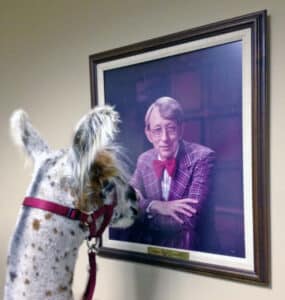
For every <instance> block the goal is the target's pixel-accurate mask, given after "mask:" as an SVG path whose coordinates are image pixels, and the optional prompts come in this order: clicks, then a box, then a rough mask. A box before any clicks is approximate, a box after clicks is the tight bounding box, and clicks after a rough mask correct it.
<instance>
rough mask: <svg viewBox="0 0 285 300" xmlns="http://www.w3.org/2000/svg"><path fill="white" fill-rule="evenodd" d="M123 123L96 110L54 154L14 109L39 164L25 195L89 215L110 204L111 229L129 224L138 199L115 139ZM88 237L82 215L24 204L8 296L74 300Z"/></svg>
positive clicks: (12, 299)
mask: <svg viewBox="0 0 285 300" xmlns="http://www.w3.org/2000/svg"><path fill="white" fill-rule="evenodd" d="M118 122H119V115H118V113H117V112H116V111H114V110H113V108H111V107H109V106H103V107H96V108H95V109H93V110H91V111H90V112H89V113H87V114H86V115H85V116H83V118H82V119H81V120H80V121H79V123H78V124H77V126H76V128H75V132H74V135H73V138H72V145H71V147H70V148H68V149H64V150H57V151H53V150H51V149H50V147H49V146H48V145H47V143H46V142H45V141H44V140H43V139H42V137H41V136H40V134H39V133H38V132H37V131H36V129H34V127H33V126H32V124H31V122H30V120H29V118H28V115H27V114H26V113H25V112H24V111H23V110H18V111H16V112H14V113H13V115H12V117H11V129H12V130H11V132H12V136H13V138H14V141H15V142H16V144H18V145H19V146H20V147H22V148H23V150H24V152H26V154H27V155H28V156H29V158H30V159H31V160H32V162H33V165H34V171H33V176H32V181H31V183H30V185H29V187H28V189H27V192H26V197H30V198H33V199H34V198H35V199H46V200H48V201H49V202H51V203H54V204H58V205H61V206H65V207H69V208H71V209H72V210H74V211H80V212H82V213H83V214H85V215H91V214H93V213H94V212H96V211H98V210H100V209H101V208H102V207H103V206H104V205H112V206H113V207H114V210H113V215H112V218H111V220H110V224H111V226H114V227H128V226H130V225H131V224H132V223H133V222H134V219H135V217H136V214H137V211H138V203H137V199H136V196H135V193H134V191H133V189H132V188H131V187H130V186H129V185H128V179H129V177H128V174H127V171H126V167H125V164H124V163H123V162H122V160H121V159H120V158H121V156H122V155H121V153H120V150H119V148H118V147H117V146H114V143H113V141H114V138H115V136H116V134H117V132H118ZM106 187H107V188H106ZM103 221H104V216H103V215H102V216H101V217H99V218H97V219H96V228H100V226H101V225H102V222H103ZM88 235H89V230H88V226H86V223H84V222H82V221H81V220H71V219H68V218H65V217H63V216H60V215H58V214H55V213H53V212H50V211H46V210H42V209H40V208H34V207H30V206H25V205H24V206H22V207H21V209H20V212H19V216H18V220H17V224H16V229H15V232H14V234H13V236H12V238H11V242H10V248H9V252H8V260H7V276H6V284H5V292H4V299H5V300H19V299H27V300H39V299H53V300H67V299H68V300H70V299H73V292H72V282H73V272H74V266H75V262H76V258H77V255H78V250H79V247H80V245H81V244H82V242H83V241H84V239H86V238H87V237H88Z"/></svg>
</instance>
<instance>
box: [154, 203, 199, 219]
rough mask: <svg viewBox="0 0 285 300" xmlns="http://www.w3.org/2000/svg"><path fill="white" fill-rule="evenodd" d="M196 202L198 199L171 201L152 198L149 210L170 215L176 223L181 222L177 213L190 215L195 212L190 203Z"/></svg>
mask: <svg viewBox="0 0 285 300" xmlns="http://www.w3.org/2000/svg"><path fill="white" fill-rule="evenodd" d="M197 203H198V200H196V199H191V198H184V199H178V200H173V201H159V200H154V201H152V202H151V206H150V211H153V212H155V213H158V214H160V215H163V216H169V217H172V218H173V219H174V220H176V221H177V222H178V223H180V224H182V223H183V220H182V219H181V217H179V214H183V215H185V216H187V217H189V218H190V217H192V216H193V215H194V214H196V212H197V211H196V209H195V208H194V207H193V206H192V204H197Z"/></svg>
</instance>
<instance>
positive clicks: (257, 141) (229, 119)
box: [89, 11, 269, 285]
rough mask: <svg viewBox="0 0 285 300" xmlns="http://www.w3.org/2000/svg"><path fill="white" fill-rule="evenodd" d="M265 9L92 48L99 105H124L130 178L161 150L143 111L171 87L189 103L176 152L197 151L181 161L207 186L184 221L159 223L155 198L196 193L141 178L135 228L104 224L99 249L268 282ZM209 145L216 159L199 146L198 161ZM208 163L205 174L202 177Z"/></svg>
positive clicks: (123, 139)
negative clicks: (206, 155) (114, 45)
mask: <svg viewBox="0 0 285 300" xmlns="http://www.w3.org/2000/svg"><path fill="white" fill-rule="evenodd" d="M266 19H267V13H266V11H260V12H255V13H251V14H248V15H245V16H241V17H236V18H233V19H229V20H224V21H219V22H217V23H213V24H209V25H205V26H202V27H198V28H194V29H189V30H185V31H182V32H178V33H174V34H170V35H166V36H163V37H158V38H155V39H151V40H147V41H143V42H139V43H136V44H132V45H128V46H125V47H121V48H117V49H113V50H109V51H105V52H102V53H96V54H93V55H91V56H90V57H89V62H90V78H91V96H92V106H95V105H104V104H109V105H112V106H114V107H115V109H116V110H117V111H118V112H119V114H120V116H121V120H122V122H121V124H120V133H119V136H118V142H119V143H120V144H121V145H122V146H123V148H124V149H125V156H126V159H127V161H128V166H129V172H130V174H131V178H132V179H131V182H132V180H134V179H133V177H134V176H136V174H137V173H138V172H139V173H140V176H141V177H142V180H143V181H144V182H145V181H146V178H150V177H148V176H150V175H149V174H148V173H147V171H146V169H145V168H143V167H142V166H141V165H140V161H141V160H142V158H143V157H144V158H146V160H151V159H150V156H145V154H146V153H152V151H154V150H155V149H154V148H155V143H154V142H153V140H151V139H150V138H149V136H148V130H152V129H149V128H148V126H149V124H146V123H147V122H148V121H147V118H146V117H145V116H146V113H147V111H148V109H149V107H150V106H151V105H152V104H153V103H154V101H156V100H157V99H159V98H162V97H164V98H171V99H175V101H176V102H178V103H179V105H180V107H181V108H182V111H183V121H182V122H181V123H183V124H181V123H180V122H178V129H177V128H176V130H177V131H176V133H177V132H179V134H180V135H179V143H178V145H179V147H178V150H177V151H178V152H177V151H176V153H175V155H176V159H177V160H179V159H180V151H181V153H182V150H181V149H184V148H185V149H186V150H185V149H184V150H185V151H186V152H187V151H189V153H190V152H191V154H189V155H190V156H191V159H190V160H191V162H190V167H189V168H188V169H187V170H186V169H185V170H184V171H183V172H184V175H183V176H185V177H186V178H187V179H185V180H187V181H185V182H187V183H186V184H185V188H186V186H187V188H188V189H191V186H193V185H194V184H196V186H195V187H196V191H197V190H199V189H201V185H202V187H205V188H206V190H207V192H206V193H204V194H203V201H201V203H200V204H201V205H200V204H199V206H198V207H196V209H195V210H194V211H193V215H190V214H188V215H186V213H185V214H183V213H181V214H182V215H183V220H182V222H179V226H180V225H181V224H182V225H183V226H182V227H183V229H181V228H180V227H179V226H178V225H177V224H176V223H177V222H178V221H177V220H175V219H174V218H173V216H171V215H163V218H164V220H165V224H168V223H170V225H169V224H168V225H169V227H167V226H168V225H167V226H166V227H163V226H162V225H161V224H164V223H161V224H160V225H161V227H159V226H157V227H155V226H154V225H153V224H157V223H155V222H156V221H155V220H159V218H160V217H161V216H160V215H159V213H157V211H156V214H151V213H150V211H151V206H152V205H154V204H153V203H154V201H164V204H165V203H166V202H165V201H168V202H170V201H172V200H183V199H184V198H187V197H189V198H191V199H194V200H195V196H193V195H192V194H191V195H192V196H189V194H187V192H185V193H184V192H181V194H179V193H178V194H177V195H176V196H173V197H172V198H171V199H170V198H169V199H168V198H167V197H163V196H162V193H160V194H158V195H155V193H154V191H153V189H154V185H155V184H154V182H156V179H152V180H150V183H149V185H148V186H144V187H141V188H140V185H138V186H139V188H138V192H139V193H140V195H142V194H143V195H142V197H140V201H142V200H141V199H144V200H145V199H146V201H149V202H147V203H148V205H147V206H145V207H144V208H143V209H142V211H140V214H139V217H138V220H137V221H136V222H135V224H134V225H133V226H131V227H130V228H125V229H118V228H108V229H107V230H106V231H105V233H104V235H103V237H102V240H101V247H100V250H99V255H101V256H104V257H109V258H114V259H124V260H129V261H135V262H140V263H146V264H152V265H158V266H164V267H169V268H174V269H178V270H179V269H180V270H184V271H189V272H195V273H199V274H205V275H210V276H218V277H222V278H228V279H233V280H238V281H242V282H247V283H256V284H261V285H268V284H269V229H268V228H269V200H268V190H267V186H268V178H267V176H268V167H267V164H268V129H267V127H268V126H267V120H268V104H267V94H266V93H267V77H266V75H267V71H266V69H267V59H266V47H267V38H266ZM161 115H162V112H161ZM165 119H166V120H168V118H167V117H165ZM175 124H176V123H175ZM180 126H181V131H179V130H180ZM182 126H183V130H182ZM160 129H161V131H162V132H164V133H162V134H165V135H166V136H168V138H169V136H171V134H173V135H174V136H175V132H173V130H174V129H175V128H174V129H173V128H170V127H167V128H160ZM153 130H154V129H153ZM150 134H156V133H155V131H150ZM157 135H159V134H158V133H157ZM182 143H184V144H183V145H182ZM167 147H168V146H167ZM169 147H170V146H169ZM200 150H201V151H200ZM207 151H208V152H209V153H212V154H213V156H214V158H213V159H212V160H211V161H209V160H204V159H203V158H202V156H199V158H198V159H197V160H196V161H195V157H196V156H197V155H199V154H198V152H203V153H204V152H207ZM158 156H159V153H158ZM190 156H189V157H190ZM146 163H149V164H150V162H149V161H147V162H146ZM191 164H193V168H192V169H191V167H192V166H191ZM179 166H180V165H179ZM208 168H209V169H211V171H210V172H208V173H207V172H206V173H207V176H206V177H203V176H201V174H200V177H199V178H198V179H197V180H196V179H195V178H196V177H197V176H198V175H197V172H200V173H202V170H208ZM144 172H145V173H144ZM149 172H151V171H149ZM178 172H179V170H178V169H177V170H176V173H175V174H176V175H174V177H171V178H170V182H171V184H170V187H169V188H170V192H169V193H170V194H171V195H172V194H174V192H173V191H172V188H173V186H174V182H175V180H178V181H179V180H180V179H181V178H182V177H181V176H182V175H181V176H180V175H179V176H180V177H179V176H178V175H177V174H178ZM187 172H189V173H187ZM203 172H204V171H203ZM179 174H180V173H179ZM175 176H176V177H177V178H175ZM178 177H179V178H178ZM136 180H137V178H136ZM195 180H196V181H195ZM177 184H178V185H179V184H180V185H181V181H180V182H178V183H177ZM199 184H200V185H199ZM141 186H143V184H141ZM136 187H137V186H135V188H136ZM192 188H193V187H192ZM140 189H141V190H140ZM159 189H163V187H162V185H161V184H160V185H158V190H159ZM183 191H184V190H183ZM183 193H184V194H183ZM144 194H145V195H144ZM168 195H169V194H168ZM160 197H161V198H160ZM169 197H170V196H169ZM197 197H198V196H197ZM180 198H181V199H180ZM141 203H142V202H141ZM141 203H140V204H141ZM150 203H152V204H151V205H150ZM168 204H169V203H166V205H168ZM141 205H142V204H141ZM194 206H195V205H194ZM177 215H179V214H177ZM157 216H158V217H157ZM156 218H158V219H156ZM157 222H158V223H159V221H157ZM175 222H176V223H175ZM149 224H152V225H149ZM176 225H177V226H178V227H179V228H180V229H177V228H178V227H177V226H176ZM173 226H174V227H173ZM175 226H176V227H175ZM190 227H191V230H190V229H189V228H190ZM173 228H175V230H178V231H175V230H174V229H173ZM154 229H155V230H156V231H155V233H154V231H153V230H154ZM172 230H173V232H174V234H173V232H172ZM187 230H188V231H187ZM189 230H190V231H189ZM182 232H183V233H185V235H183V234H182ZM171 234H172V235H171ZM186 236H187V238H186ZM194 237H195V242H193V243H192V240H194ZM175 239H176V241H175V242H173V241H174V240H175ZM162 240H164V241H165V242H161V241H162Z"/></svg>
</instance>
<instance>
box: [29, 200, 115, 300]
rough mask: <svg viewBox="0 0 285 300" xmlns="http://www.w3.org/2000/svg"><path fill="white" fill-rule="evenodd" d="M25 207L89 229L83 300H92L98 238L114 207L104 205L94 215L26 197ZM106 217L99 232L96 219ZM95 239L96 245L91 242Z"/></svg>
mask: <svg viewBox="0 0 285 300" xmlns="http://www.w3.org/2000/svg"><path fill="white" fill-rule="evenodd" d="M23 205H24V206H29V207H34V208H39V209H42V210H45V211H48V212H51V213H55V214H57V215H60V216H63V217H66V218H68V219H72V220H77V221H81V222H83V223H84V224H86V225H88V227H89V237H88V240H87V246H88V256H89V267H90V268H89V279H88V282H87V286H86V289H85V292H84V295H83V298H82V300H92V297H93V294H94V290H95V286H96V253H97V249H98V247H97V243H96V238H100V237H101V235H102V233H103V232H104V230H105V229H106V227H107V226H108V224H109V223H110V220H111V218H112V214H113V209H114V205H104V206H102V207H101V208H100V209H99V210H97V211H95V212H93V213H92V214H86V213H83V212H81V211H80V210H78V209H74V208H70V207H67V206H63V205H60V204H57V203H54V202H50V201H47V200H43V199H39V198H34V197H26V198H25V199H24V201H23ZM102 215H103V216H104V219H103V222H102V224H101V227H100V228H99V229H98V230H97V228H96V219H97V218H99V217H100V216H102ZM94 238H95V243H91V241H92V240H93V239H94Z"/></svg>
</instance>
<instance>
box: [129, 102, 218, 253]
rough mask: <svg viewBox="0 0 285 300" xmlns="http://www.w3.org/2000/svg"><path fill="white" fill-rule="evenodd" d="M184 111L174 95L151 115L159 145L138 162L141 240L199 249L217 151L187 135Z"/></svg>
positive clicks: (148, 126)
mask: <svg viewBox="0 0 285 300" xmlns="http://www.w3.org/2000/svg"><path fill="white" fill-rule="evenodd" d="M183 121H184V117H183V110H182V108H181V105H180V104H179V103H178V102H177V101H176V100H175V99H173V98H170V97H161V98H158V99H157V100H156V101H155V102H154V103H153V104H152V105H151V106H150V107H149V108H148V110H147V112H146V115H145V134H146V137H147V139H148V141H149V142H150V143H151V144H152V145H153V149H151V150H148V151H146V152H144V153H142V154H141V155H140V156H139V158H138V161H137V166H136V170H135V172H134V174H133V176H132V179H131V185H132V186H133V187H134V188H135V190H136V191H137V194H138V195H139V198H140V201H139V202H140V208H141V217H140V218H139V220H138V222H137V223H138V224H137V227H136V233H138V234H137V237H136V238H137V242H141V243H147V244H152V245H158V246H165V247H173V248H180V249H193V248H195V247H196V243H197V241H198V239H197V234H196V224H197V221H198V218H199V212H200V210H201V208H202V205H203V202H204V200H205V199H206V197H207V194H208V190H209V180H210V174H211V171H212V168H213V165H214V151H213V150H211V149H210V148H207V147H205V146H202V145H199V144H195V143H189V142H186V141H185V140H183V139H182V136H183Z"/></svg>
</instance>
